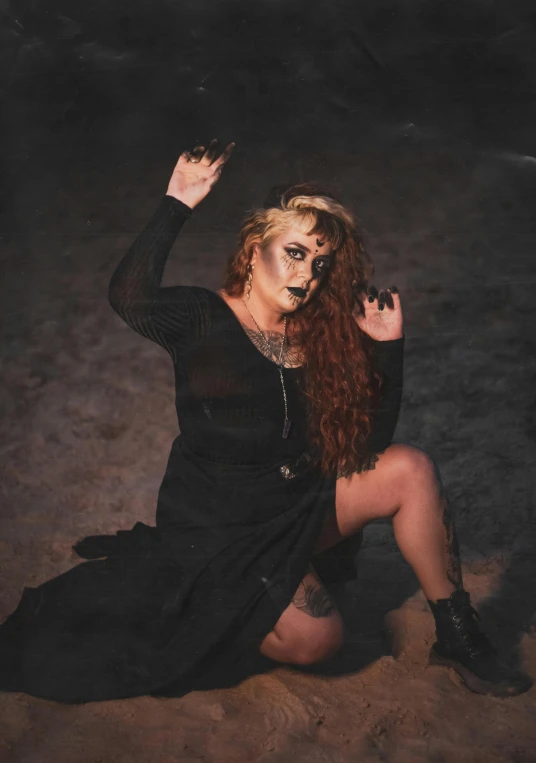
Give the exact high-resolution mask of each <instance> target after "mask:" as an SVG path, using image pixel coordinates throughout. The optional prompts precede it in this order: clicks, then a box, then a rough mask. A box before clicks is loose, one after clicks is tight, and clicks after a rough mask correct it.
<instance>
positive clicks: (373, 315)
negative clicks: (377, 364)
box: [353, 286, 404, 342]
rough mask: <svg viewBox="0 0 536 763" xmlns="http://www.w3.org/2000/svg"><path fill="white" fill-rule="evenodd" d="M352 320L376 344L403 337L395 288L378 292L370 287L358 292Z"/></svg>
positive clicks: (402, 326)
mask: <svg viewBox="0 0 536 763" xmlns="http://www.w3.org/2000/svg"><path fill="white" fill-rule="evenodd" d="M357 298H358V302H357V304H356V308H355V310H354V313H353V315H354V318H355V321H356V323H357V325H358V326H359V328H360V329H361V330H362V331H364V332H365V334H368V335H369V336H370V337H372V339H375V340H376V341H377V342H386V341H388V340H390V339H400V337H402V336H404V320H403V317H402V307H401V304H400V295H399V293H398V289H397V288H396V286H391V288H389V289H382V290H381V291H378V290H377V289H376V287H375V286H370V287H369V288H368V289H367V292H366V294H365V292H359V294H358V295H357Z"/></svg>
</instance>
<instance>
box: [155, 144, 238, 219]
mask: <svg viewBox="0 0 536 763" xmlns="http://www.w3.org/2000/svg"><path fill="white" fill-rule="evenodd" d="M234 147H235V144H234V143H229V144H228V146H226V148H225V150H224V151H223V152H222V153H221V155H220V156H219V158H218V159H216V155H217V153H218V141H217V139H216V138H214V139H213V140H211V141H210V143H209V145H208V148H207V149H205V146H196V147H195V148H194V149H193V151H183V152H182V154H181V155H180V157H179V161H178V162H177V164H176V166H175V169H174V170H173V175H172V176H171V179H170V181H169V185H168V189H167V191H166V196H174V197H175V198H176V199H178V200H179V201H182V203H183V204H186V206H188V207H190V208H191V209H193V208H194V207H195V206H196V205H197V204H199V202H200V201H202V200H203V199H204V198H205V196H206V195H207V194H208V193H209V191H210V189H211V188H212V186H213V185H215V183H217V182H218V180H219V179H220V175H221V173H222V171H223V167H224V165H225V163H226V162H227V160H228V159H229V157H230V156H231V154H232V152H233V149H234Z"/></svg>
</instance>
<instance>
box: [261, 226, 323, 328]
mask: <svg viewBox="0 0 536 763" xmlns="http://www.w3.org/2000/svg"><path fill="white" fill-rule="evenodd" d="M332 260H333V253H332V250H331V245H330V243H329V241H327V240H326V238H325V237H324V236H319V235H317V234H316V233H313V234H311V235H306V234H305V233H302V231H301V230H300V229H299V228H287V230H286V231H284V232H283V233H281V234H279V235H278V236H276V237H275V238H273V239H272V240H271V241H270V242H269V243H268V244H266V245H265V246H264V247H262V248H261V246H260V245H256V246H255V249H254V252H253V256H252V259H251V263H252V265H254V266H255V270H254V271H253V282H252V290H253V291H254V292H255V293H256V295H257V297H258V298H260V299H262V301H263V302H265V303H266V304H267V305H269V306H270V307H273V308H274V309H280V310H281V312H283V313H287V312H291V311H292V310H295V309H297V308H298V307H301V306H302V305H305V304H307V303H309V302H310V301H311V299H312V298H313V297H314V294H315V293H316V292H317V291H318V289H319V287H320V285H321V283H322V281H323V280H324V279H325V278H326V276H327V273H328V270H329V268H330V266H331V264H332Z"/></svg>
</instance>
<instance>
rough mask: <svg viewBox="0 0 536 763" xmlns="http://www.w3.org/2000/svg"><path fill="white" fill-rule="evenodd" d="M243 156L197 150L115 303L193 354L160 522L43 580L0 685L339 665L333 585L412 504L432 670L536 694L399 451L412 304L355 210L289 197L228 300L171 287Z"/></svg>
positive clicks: (409, 516) (86, 688)
mask: <svg viewBox="0 0 536 763" xmlns="http://www.w3.org/2000/svg"><path fill="white" fill-rule="evenodd" d="M233 147H234V144H229V146H227V148H226V149H225V150H224V151H223V153H222V154H221V155H220V156H219V157H218V149H217V142H216V141H212V142H211V143H210V145H209V146H208V148H207V149H206V150H205V148H204V147H203V146H198V147H196V148H195V149H194V150H193V151H192V152H191V153H187V152H184V153H183V154H182V155H181V157H180V158H179V161H178V163H177V165H176V167H175V170H174V172H173V175H172V177H171V180H170V182H169V186H168V189H167V193H166V195H165V197H164V198H163V199H162V200H161V202H160V204H159V206H158V208H157V210H156V211H155V213H154V215H153V217H152V218H151V220H150V221H149V223H148V225H147V226H146V228H145V230H144V231H142V232H141V233H140V235H139V236H138V237H137V238H136V240H135V241H134V243H133V244H132V246H131V247H130V249H129V251H128V252H127V253H126V254H125V256H124V257H123V259H122V260H121V262H120V263H119V265H118V266H117V268H116V270H115V272H114V274H113V276H112V279H111V282H110V288H109V300H110V304H111V306H112V307H113V309H114V310H115V311H116V312H117V313H118V314H119V315H120V316H121V318H122V319H123V320H124V321H126V322H127V323H128V325H129V326H131V327H132V328H133V329H135V330H136V331H137V332H139V333H140V334H142V335H143V336H145V337H147V338H149V339H151V340H153V341H155V342H157V343H158V344H160V345H161V346H162V347H164V348H165V350H166V351H167V352H168V354H169V355H170V357H171V359H172V361H173V366H174V372H175V381H176V408H177V415H178V419H179V422H180V435H179V436H178V437H177V438H176V439H175V440H174V442H173V445H172V448H171V452H170V456H169V460H168V464H167V468H166V472H165V476H164V479H163V481H162V484H161V487H160V490H159V494H158V504H157V511H156V527H149V526H147V525H144V524H143V523H141V522H138V523H137V524H136V525H135V526H134V527H133V528H132V530H129V531H119V532H117V533H116V534H115V536H93V537H89V538H86V539H84V540H82V541H81V542H80V543H79V544H78V545H77V546H75V550H76V551H77V553H78V554H79V555H80V556H82V557H83V558H86V559H89V560H90V561H86V562H84V563H82V564H79V565H78V566H76V567H74V568H73V569H71V570H69V571H68V572H66V573H64V574H63V575H60V576H58V577H57V578H54V579H52V580H50V581H47V582H46V583H44V584H43V585H41V586H39V587H37V588H35V589H32V588H25V589H24V592H23V595H22V598H21V601H20V602H19V605H18V607H17V609H16V610H15V612H14V613H13V614H12V615H11V616H10V617H9V618H8V619H7V620H6V622H5V623H4V624H3V625H2V626H1V628H0V654H1V660H2V663H1V671H0V688H2V689H3V690H9V691H25V692H28V693H30V694H35V695H37V696H41V697H47V698H51V699H55V700H58V701H63V702H87V701H90V700H106V699H113V698H120V697H128V696H136V695H140V694H153V695H156V696H162V695H166V694H168V695H169V694H174V695H177V694H179V693H184V692H186V691H190V690H192V689H195V688H197V689H198V688H209V687H210V686H211V685H213V684H214V682H215V680H216V676H217V675H218V672H219V671H220V672H221V671H222V670H223V669H224V668H225V667H226V666H228V665H229V664H231V663H232V658H233V655H234V658H235V659H237V658H238V659H242V658H243V659H247V658H248V657H251V656H252V655H254V654H255V655H259V653H260V655H264V657H265V658H268V659H269V660H275V661H276V662H284V663H291V664H309V663H314V662H317V661H320V660H323V659H326V658H327V657H329V656H330V655H332V654H333V653H334V652H335V651H336V650H337V649H338V648H339V647H340V646H341V643H342V640H343V623H342V619H341V616H340V613H339V611H338V610H337V607H336V606H335V604H334V603H333V601H332V600H331V598H330V594H329V591H328V589H327V587H326V586H327V585H329V583H330V582H331V581H332V580H333V579H336V578H337V577H339V578H340V577H341V575H346V576H348V570H347V569H345V568H344V565H342V566H340V565H339V567H337V564H336V560H337V559H340V558H341V557H342V558H344V554H343V551H345V552H346V554H348V553H349V551H351V550H352V549H351V547H352V545H353V547H354V550H355V546H356V540H357V541H358V540H359V533H360V532H361V530H362V528H363V527H364V526H365V525H366V524H367V523H368V522H370V521H371V520H373V519H376V518H378V517H391V518H392V520H393V527H394V532H395V537H396V540H397V543H398V545H399V547H400V550H401V552H402V554H403V555H404V557H405V559H406V560H407V561H408V562H409V563H410V564H411V566H412V567H413V569H414V571H415V574H416V575H417V578H418V579H419V582H420V584H421V586H422V588H423V590H424V592H425V594H426V597H427V599H428V601H429V604H430V607H431V609H432V612H433V614H434V617H435V619H436V630H437V641H436V643H435V644H434V646H433V647H432V650H431V653H430V662H431V663H432V664H439V665H448V666H452V667H453V668H455V670H457V671H458V673H459V674H460V675H461V676H462V678H463V679H464V681H465V683H466V685H467V686H468V687H469V688H470V689H472V690H473V691H477V692H481V693H492V694H495V695H498V696H508V695H511V694H517V693H519V692H522V691H526V690H527V689H528V688H529V687H530V685H531V682H530V679H528V678H527V677H525V676H522V675H520V674H518V673H516V672H515V671H512V670H510V669H509V668H508V667H506V666H505V665H503V664H502V663H501V662H500V661H499V660H498V658H497V656H496V654H495V651H494V649H493V648H492V647H491V645H490V643H489V641H488V640H487V638H486V637H485V636H484V634H482V633H481V631H480V630H479V628H478V626H477V624H476V622H475V620H474V616H475V614H476V613H475V611H474V610H473V608H472V607H471V605H470V602H469V595H468V594H467V592H466V591H465V590H464V589H463V584H462V577H461V568H460V561H459V555H458V548H457V543H456V535H455V531H454V527H453V524H452V521H451V519H450V516H449V511H448V506H447V500H446V498H445V495H444V492H443V490H442V487H441V482H440V478H439V474H438V471H437V468H436V467H435V464H434V462H433V461H432V460H431V459H430V458H429V457H428V456H427V455H426V454H425V453H424V452H423V451H421V450H419V449H417V448H414V447H410V446H407V445H402V444H394V445H391V439H392V435H393V432H394V429H395V426H396V422H397V417H398V410H399V405H400V396H401V387H402V349H403V343H404V335H403V326H402V311H401V306H400V298H399V295H398V293H397V290H396V289H395V288H391V289H385V290H381V291H379V292H378V291H377V289H376V288H375V287H373V286H370V288H367V287H368V280H369V277H370V273H371V266H370V263H369V261H368V258H367V256H366V253H365V250H364V248H363V245H362V243H361V240H360V236H359V232H358V230H357V227H356V225H355V223H354V221H353V219H352V217H351V215H350V214H349V213H348V212H347V211H346V210H345V209H344V208H343V207H342V206H341V205H340V203H339V202H338V201H337V200H336V199H334V198H333V197H332V196H331V195H330V194H329V193H326V192H322V191H321V189H318V188H315V187H313V186H307V185H306V186H304V185H302V186H293V187H289V188H287V189H274V191H273V192H272V194H271V196H269V198H268V199H267V201H266V203H265V205H264V208H263V209H259V210H255V211H253V212H252V213H251V214H250V215H249V216H248V217H247V219H246V220H245V222H244V224H243V226H242V229H241V233H240V241H239V246H238V250H237V252H236V253H235V255H234V256H233V257H232V258H231V260H230V262H229V266H228V270H227V275H226V279H225V282H224V285H223V287H222V288H221V289H220V290H219V291H218V292H212V291H210V290H208V289H205V288H202V287H197V286H196V287H194V286H191V287H188V286H173V287H161V286H160V283H161V279H162V275H163V271H164V266H165V262H166V259H167V257H168V254H169V251H170V248H171V245H172V243H173V241H174V239H175V237H176V236H177V234H178V232H179V230H180V228H181V227H182V225H183V224H184V223H185V221H186V220H187V219H188V217H189V216H190V215H191V213H192V210H193V209H194V208H195V207H196V206H197V205H198V204H199V202H200V201H202V199H203V198H204V197H205V196H206V195H207V194H208V192H209V191H210V189H211V188H212V186H213V185H214V184H215V183H216V181H217V180H218V178H219V176H220V174H221V172H222V169H223V167H224V166H225V163H226V162H227V161H228V159H229V157H230V155H231V153H232V150H233ZM345 546H346V548H345ZM349 547H350V548H349Z"/></svg>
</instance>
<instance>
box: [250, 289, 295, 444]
mask: <svg viewBox="0 0 536 763" xmlns="http://www.w3.org/2000/svg"><path fill="white" fill-rule="evenodd" d="M241 301H242V302H243V303H244V307H245V308H246V310H247V311H248V313H249V314H250V316H251V319H252V321H253V323H254V324H255V325H256V326H257V328H258V329H259V332H260V335H261V336H262V338H263V339H264V343H265V344H266V346H267V347H268V349H269V350H270V352H271V353H272V355H273V356H274V358H275V357H277V355H276V354H275V352H274V348H273V347H272V345H271V344H270V342H269V341H268V339H267V338H266V337H265V336H264V332H263V330H262V329H261V327H260V326H259V324H258V323H257V321H256V320H255V318H254V317H253V316H252V315H251V312H250V310H249V307H248V306H247V305H246V303H245V302H244V300H241ZM286 338H287V316H285V329H284V332H283V340H282V342H281V350H280V352H279V361H278V362H277V368H278V370H279V378H280V379H281V387H282V389H283V398H284V400H285V421H284V423H283V434H282V437H283V438H284V439H285V440H286V439H287V437H288V435H289V432H290V424H291V422H290V421H289V418H288V416H287V391H286V389H285V382H284V381H283V362H282V360H283V348H284V346H285V339H286Z"/></svg>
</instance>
